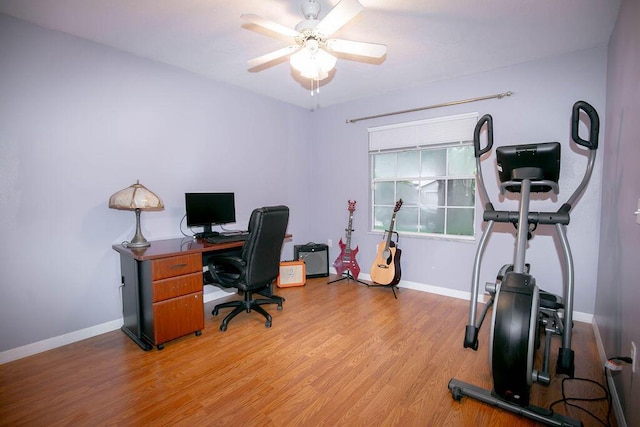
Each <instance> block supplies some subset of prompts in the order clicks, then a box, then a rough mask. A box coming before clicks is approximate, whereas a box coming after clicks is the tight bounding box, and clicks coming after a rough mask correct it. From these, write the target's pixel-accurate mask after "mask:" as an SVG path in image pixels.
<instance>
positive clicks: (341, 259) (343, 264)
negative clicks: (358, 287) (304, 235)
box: [333, 200, 360, 280]
mask: <svg viewBox="0 0 640 427" xmlns="http://www.w3.org/2000/svg"><path fill="white" fill-rule="evenodd" d="M347 203H348V206H347V210H348V211H349V224H348V225H347V228H345V232H346V234H345V236H346V240H347V243H346V244H344V243H342V238H340V243H338V244H339V245H340V255H339V256H338V258H336V260H335V261H334V262H333V267H334V268H335V269H336V272H337V273H338V274H339V275H341V276H342V273H344V272H345V271H347V270H348V271H350V272H351V275H352V276H353V278H354V279H355V280H358V275H359V274H360V266H359V265H358V262H357V261H356V254H357V253H358V247H357V246H356V248H355V249H351V232H352V231H353V229H352V228H351V225H352V224H353V212H354V211H355V210H356V201H355V200H354V201H351V200H348V201H347Z"/></svg>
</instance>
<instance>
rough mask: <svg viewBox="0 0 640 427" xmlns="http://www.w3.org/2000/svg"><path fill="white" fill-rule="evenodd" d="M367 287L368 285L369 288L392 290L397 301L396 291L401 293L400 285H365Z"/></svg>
mask: <svg viewBox="0 0 640 427" xmlns="http://www.w3.org/2000/svg"><path fill="white" fill-rule="evenodd" d="M365 285H367V287H368V288H391V290H392V291H393V297H394V298H395V299H398V296H397V295H396V289H397V290H398V292H400V288H398V285H370V284H368V283H365Z"/></svg>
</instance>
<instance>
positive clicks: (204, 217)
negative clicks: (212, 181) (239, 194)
mask: <svg viewBox="0 0 640 427" xmlns="http://www.w3.org/2000/svg"><path fill="white" fill-rule="evenodd" d="M184 196H185V207H186V211H187V227H204V228H205V231H207V230H211V226H212V225H218V224H229V223H232V222H236V206H235V197H234V193H185V195H184Z"/></svg>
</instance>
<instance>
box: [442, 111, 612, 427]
mask: <svg viewBox="0 0 640 427" xmlns="http://www.w3.org/2000/svg"><path fill="white" fill-rule="evenodd" d="M583 121H584V122H585V124H587V125H588V130H589V135H588V139H582V138H581V137H580V135H579V127H580V123H581V122H583ZM599 126H600V122H599V117H598V113H597V112H596V110H595V109H594V108H593V107H592V106H591V105H590V104H588V103H587V102H585V101H578V102H576V103H575V104H574V105H573V111H572V126H571V138H572V139H573V141H574V142H575V143H576V144H578V145H580V146H583V147H586V148H587V149H588V150H589V158H588V161H587V167H586V170H585V174H584V177H583V179H582V181H581V183H580V184H579V186H578V187H577V188H576V190H575V191H574V192H573V194H572V195H571V197H570V198H569V199H568V200H567V202H565V203H564V204H562V206H561V207H560V208H559V209H558V210H557V211H555V212H532V211H531V210H530V209H529V204H530V200H531V193H548V192H553V193H555V194H557V193H558V191H559V188H558V179H559V176H560V151H561V150H560V144H559V143H558V142H545V143H537V144H525V145H512V146H501V147H498V148H497V149H496V163H497V169H498V177H499V179H500V191H501V194H504V193H505V192H510V193H516V194H519V208H518V211H500V210H496V209H495V208H494V206H493V204H492V203H491V201H490V200H489V197H488V194H487V190H486V187H485V184H484V181H483V179H482V169H481V157H482V156H483V155H484V154H486V153H488V152H489V151H490V150H491V148H492V146H493V118H492V117H491V115H489V114H486V115H484V116H483V117H482V118H480V120H479V121H478V123H477V125H476V127H475V130H474V137H473V142H474V149H475V158H476V173H477V183H478V190H479V193H480V197H481V198H482V200H483V202H484V203H485V204H484V207H485V209H484V213H483V220H484V221H485V222H486V223H487V225H486V228H485V231H484V233H483V235H482V237H481V239H480V242H479V244H478V248H477V250H476V255H475V260H474V266H473V277H472V283H471V301H470V309H469V323H468V324H467V326H466V329H465V336H464V347H465V348H471V349H473V350H477V349H478V331H479V330H480V327H481V326H482V323H483V321H484V319H485V317H486V315H487V313H488V311H489V309H490V308H492V315H491V331H490V339H489V340H490V345H491V347H490V349H489V359H490V363H491V370H492V376H493V389H492V390H485V389H482V388H480V387H477V386H475V385H472V384H468V383H466V382H463V381H460V380H457V379H455V378H453V379H451V380H450V381H449V384H448V388H449V391H450V392H451V395H452V397H453V398H454V399H455V400H457V401H460V400H461V399H462V397H463V396H468V397H471V398H474V399H477V400H480V401H482V402H484V403H487V404H490V405H493V406H496V407H499V408H502V409H505V410H508V411H511V412H515V413H517V414H519V415H523V416H526V417H528V418H531V419H533V420H535V421H538V422H541V423H544V424H547V425H553V426H581V425H582V423H581V422H580V421H579V420H575V419H571V418H568V417H566V416H563V415H561V414H558V413H555V412H553V411H551V410H549V409H545V408H540V407H537V406H534V405H531V404H530V403H529V400H530V388H531V384H532V383H533V382H538V383H541V384H544V385H549V383H550V372H549V361H550V347H551V337H552V336H553V335H558V336H561V337H562V344H561V346H560V349H559V351H558V358H557V364H556V375H567V376H569V377H570V378H573V376H574V370H575V365H574V351H573V350H572V348H571V330H572V325H573V293H574V277H573V274H574V267H573V259H572V256H571V250H570V247H569V242H568V240H567V235H566V227H567V225H568V224H569V221H570V212H571V209H572V207H573V206H574V204H575V203H576V201H577V200H578V198H579V197H580V196H581V195H582V193H583V192H584V190H585V188H586V187H587V184H588V183H589V180H590V178H591V174H592V171H593V167H594V163H595V158H596V150H597V148H598V132H599ZM484 128H486V134H487V136H486V140H487V142H486V145H485V146H484V147H483V148H482V147H481V143H480V135H481V133H482V130H483V129H484ZM495 223H511V224H513V225H514V226H515V227H516V243H515V250H514V256H513V262H512V263H510V264H505V265H504V266H503V267H502V268H501V269H500V270H499V272H498V274H497V278H496V281H495V283H487V284H486V286H485V290H486V291H487V292H488V294H489V295H490V298H489V300H488V301H487V302H486V304H485V305H484V308H483V310H482V313H481V314H480V316H477V305H478V302H477V301H478V293H479V287H480V265H481V262H482V256H483V253H484V250H485V247H486V245H487V242H488V239H489V236H490V235H491V233H492V230H493V227H494V225H495ZM538 225H552V226H554V227H555V230H556V233H557V236H558V238H559V242H560V246H561V249H562V257H563V260H562V262H563V264H564V268H563V271H564V277H563V295H562V296H556V295H553V294H550V293H548V292H545V291H544V290H541V289H540V288H539V287H538V285H537V284H536V280H535V277H534V276H533V275H531V274H530V271H529V270H530V265H529V264H528V263H526V260H525V255H526V248H527V241H528V240H529V239H530V238H531V237H532V233H533V232H534V231H535V230H536V228H537V227H538ZM542 333H544V343H545V345H544V351H543V354H544V355H543V361H542V369H541V370H539V371H538V370H535V369H534V365H535V364H534V361H535V356H536V349H537V348H538V346H539V345H538V344H539V343H540V335H541V334H542Z"/></svg>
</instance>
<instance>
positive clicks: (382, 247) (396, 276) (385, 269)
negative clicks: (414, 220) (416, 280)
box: [370, 199, 402, 286]
mask: <svg viewBox="0 0 640 427" xmlns="http://www.w3.org/2000/svg"><path fill="white" fill-rule="evenodd" d="M401 207H402V199H400V200H398V201H397V202H396V205H395V207H394V208H393V215H392V216H391V224H390V225H389V229H388V230H387V239H386V240H385V241H384V242H380V243H378V254H377V255H376V259H375V260H374V261H373V265H371V273H370V274H371V280H372V281H373V282H374V283H377V284H380V285H390V286H393V285H397V284H398V282H400V255H401V254H402V251H401V250H400V249H399V248H398V247H397V245H396V244H395V243H394V242H393V241H392V240H391V235H392V234H393V226H394V225H395V222H396V214H397V213H398V211H399V210H400V208H401Z"/></svg>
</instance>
